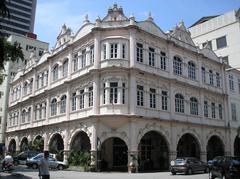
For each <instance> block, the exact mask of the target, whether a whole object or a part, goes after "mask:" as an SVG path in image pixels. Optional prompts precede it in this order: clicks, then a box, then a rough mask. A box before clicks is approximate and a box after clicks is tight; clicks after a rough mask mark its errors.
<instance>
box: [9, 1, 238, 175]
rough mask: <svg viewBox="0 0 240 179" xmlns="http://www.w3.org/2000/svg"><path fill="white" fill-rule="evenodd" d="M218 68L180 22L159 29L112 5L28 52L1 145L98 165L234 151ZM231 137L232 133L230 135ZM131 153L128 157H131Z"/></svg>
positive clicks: (147, 163)
mask: <svg viewBox="0 0 240 179" xmlns="http://www.w3.org/2000/svg"><path fill="white" fill-rule="evenodd" d="M225 68H226V65H225V64H223V63H221V61H220V59H219V58H218V57H217V56H216V55H215V53H213V52H212V51H211V50H210V49H208V48H203V49H198V48H197V47H196V46H195V45H194V43H193V41H192V39H191V37H190V34H189V32H188V31H187V29H186V28H185V26H184V23H183V22H181V23H180V24H179V25H178V26H177V27H176V28H175V29H173V31H171V32H169V33H164V32H163V31H162V30H161V29H160V27H158V26H157V25H156V24H155V23H154V21H153V18H152V17H151V16H149V17H148V18H147V19H146V20H144V21H139V22H137V21H136V20H135V18H134V16H130V17H129V18H128V17H126V16H125V15H124V13H123V9H122V8H121V7H118V6H117V5H116V4H114V5H113V7H112V8H109V9H108V13H107V15H106V17H104V18H103V19H100V18H97V19H96V21H95V22H94V23H92V22H90V21H89V20H88V18H87V16H86V19H85V21H84V23H83V25H82V27H81V28H80V29H79V30H78V31H77V33H76V34H75V35H72V34H71V31H70V29H69V28H67V26H66V25H63V27H62V30H61V32H60V34H59V35H58V37H57V42H56V46H55V48H54V49H53V51H52V52H51V53H50V52H48V53H44V54H43V56H42V57H41V58H40V59H37V58H35V57H32V58H30V59H29V60H28V62H27V66H26V68H25V69H23V70H22V71H19V72H18V74H17V75H16V76H15V78H14V80H13V81H12V83H11V85H10V95H9V110H8V111H9V112H8V123H7V132H6V146H7V148H8V150H9V151H11V152H13V151H21V150H24V147H25V146H27V143H29V142H30V141H34V140H36V139H43V140H44V146H43V148H44V150H50V152H56V151H64V156H63V160H64V161H66V162H67V160H68V157H69V152H70V151H87V152H91V154H92V156H93V157H92V163H91V164H92V165H93V166H96V165H97V166H96V167H100V166H99V165H98V163H97V162H96V161H98V159H100V160H101V169H102V170H104V169H105V170H127V167H128V165H129V164H130V163H131V162H135V163H137V165H138V169H139V170H142V171H147V170H164V169H167V168H168V166H169V161H170V160H172V159H175V158H176V157H177V156H194V157H197V158H200V159H202V160H204V161H206V160H209V159H212V158H213V157H214V156H216V155H224V154H227V155H229V154H232V153H234V140H235V137H236V136H237V130H236V129H232V130H231V128H230V126H229V125H228V124H229V118H228V103H227V86H226V80H225V75H226V74H225ZM231 137H233V138H231ZM136 158H137V159H138V160H137V161H136V160H135V159H136Z"/></svg>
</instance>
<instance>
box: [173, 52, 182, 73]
mask: <svg viewBox="0 0 240 179" xmlns="http://www.w3.org/2000/svg"><path fill="white" fill-rule="evenodd" d="M173 73H174V74H175V75H182V60H181V59H180V58H179V57H177V56H174V58H173Z"/></svg>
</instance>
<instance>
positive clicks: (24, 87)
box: [23, 82, 28, 95]
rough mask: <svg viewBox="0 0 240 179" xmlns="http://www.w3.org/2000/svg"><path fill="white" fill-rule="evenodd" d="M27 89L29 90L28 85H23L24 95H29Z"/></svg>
mask: <svg viewBox="0 0 240 179" xmlns="http://www.w3.org/2000/svg"><path fill="white" fill-rule="evenodd" d="M27 88H28V83H27V82H25V83H24V85H23V95H27Z"/></svg>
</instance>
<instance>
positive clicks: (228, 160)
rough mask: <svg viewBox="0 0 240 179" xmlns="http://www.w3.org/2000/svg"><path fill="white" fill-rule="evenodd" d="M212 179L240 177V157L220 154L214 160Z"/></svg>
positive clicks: (211, 172)
mask: <svg viewBox="0 0 240 179" xmlns="http://www.w3.org/2000/svg"><path fill="white" fill-rule="evenodd" d="M209 178H210V179H215V178H220V179H223V178H225V179H239V178H240V157H232V156H218V157H215V158H214V159H213V160H212V167H211V171H210V173H209Z"/></svg>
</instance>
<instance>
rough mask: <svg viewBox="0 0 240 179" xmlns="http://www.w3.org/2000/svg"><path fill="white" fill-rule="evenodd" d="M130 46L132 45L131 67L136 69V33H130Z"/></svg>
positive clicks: (133, 31)
mask: <svg viewBox="0 0 240 179" xmlns="http://www.w3.org/2000/svg"><path fill="white" fill-rule="evenodd" d="M129 44H130V48H129V49H130V50H129V51H130V59H129V61H130V63H129V64H130V67H135V65H136V48H135V47H136V31H135V30H131V31H130V37H129Z"/></svg>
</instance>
